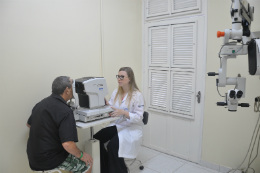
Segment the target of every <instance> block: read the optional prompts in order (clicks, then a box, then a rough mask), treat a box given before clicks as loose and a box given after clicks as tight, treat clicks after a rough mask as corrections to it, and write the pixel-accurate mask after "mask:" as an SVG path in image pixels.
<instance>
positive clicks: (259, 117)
mask: <svg viewBox="0 0 260 173" xmlns="http://www.w3.org/2000/svg"><path fill="white" fill-rule="evenodd" d="M259 119H260V113H259V116H258V119H257V122H256V125H255V129H254V132H253V135H252V138H251V142H250V145H249V148H248V150H247V153H246V156H245V158H244V160H243V161H242V163H241V164H240V165H239V166H238V167H237V168H236V169H231V170H230V171H233V173H234V172H235V171H237V170H239V168H240V167H241V166H242V165H243V163H244V162H245V160H246V158H247V155H248V153H249V151H250V148H251V145H252V142H253V138H254V136H255V131H256V128H257V125H258V123H259ZM230 171H228V172H227V173H230Z"/></svg>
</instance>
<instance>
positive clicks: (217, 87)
mask: <svg viewBox="0 0 260 173" xmlns="http://www.w3.org/2000/svg"><path fill="white" fill-rule="evenodd" d="M217 91H218V94H219V95H220V97H225V96H222V95H221V94H220V93H219V90H218V86H217Z"/></svg>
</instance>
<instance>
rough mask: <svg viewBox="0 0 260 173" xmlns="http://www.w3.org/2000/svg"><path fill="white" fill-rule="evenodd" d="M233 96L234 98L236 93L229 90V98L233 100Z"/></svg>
mask: <svg viewBox="0 0 260 173" xmlns="http://www.w3.org/2000/svg"><path fill="white" fill-rule="evenodd" d="M235 96H236V91H234V90H231V91H230V93H229V97H230V98H234V97H235Z"/></svg>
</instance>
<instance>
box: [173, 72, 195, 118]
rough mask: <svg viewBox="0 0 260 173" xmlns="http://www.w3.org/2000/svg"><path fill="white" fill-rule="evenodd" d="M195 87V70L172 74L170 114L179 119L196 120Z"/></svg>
mask: <svg viewBox="0 0 260 173" xmlns="http://www.w3.org/2000/svg"><path fill="white" fill-rule="evenodd" d="M195 86H196V83H195V74H194V70H187V69H180V70H173V71H172V72H171V87H170V88H171V95H170V97H171V98H170V112H172V113H174V114H175V115H176V116H179V117H184V118H189V119H194V117H195V116H194V104H195V102H196V100H195V94H196V93H195Z"/></svg>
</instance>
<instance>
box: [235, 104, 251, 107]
mask: <svg viewBox="0 0 260 173" xmlns="http://www.w3.org/2000/svg"><path fill="white" fill-rule="evenodd" d="M238 106H241V107H249V106H250V105H249V103H239V104H238Z"/></svg>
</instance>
